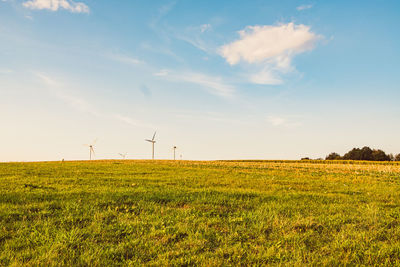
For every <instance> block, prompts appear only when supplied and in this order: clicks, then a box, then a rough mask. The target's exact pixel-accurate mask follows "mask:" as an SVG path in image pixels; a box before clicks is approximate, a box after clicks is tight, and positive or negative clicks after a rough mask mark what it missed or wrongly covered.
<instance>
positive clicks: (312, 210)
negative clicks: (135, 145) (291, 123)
mask: <svg viewBox="0 0 400 267" xmlns="http://www.w3.org/2000/svg"><path fill="white" fill-rule="evenodd" d="M279 263H281V264H286V265H294V264H297V265H303V264H325V265H332V264H351V265H354V264H381V265H400V165H399V164H396V163H378V162H348V161H345V162H339V161H332V162H325V161H316V162H314V161H309V162H308V161H298V162H292V161H214V162H195V161H193V162H192V161H183V162H182V161H176V162H174V161H92V162H43V163H1V164H0V265H15V266H21V265H37V264H41V265H100V266H109V265H128V264H132V265H138V264H146V265H168V264H169V265H191V264H199V265H237V264H279Z"/></svg>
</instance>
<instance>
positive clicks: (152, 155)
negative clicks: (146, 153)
mask: <svg viewBox="0 0 400 267" xmlns="http://www.w3.org/2000/svg"><path fill="white" fill-rule="evenodd" d="M156 133H157V131H156V132H154V135H153V138H152V139H151V140H150V139H145V141H147V142H150V143H151V145H152V154H151V158H152V159H154V144H155V143H156V140H154V138H155V137H156Z"/></svg>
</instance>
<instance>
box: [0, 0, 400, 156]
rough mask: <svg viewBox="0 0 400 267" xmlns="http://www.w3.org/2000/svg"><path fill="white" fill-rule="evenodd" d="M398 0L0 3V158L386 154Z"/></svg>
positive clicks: (395, 108)
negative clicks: (352, 151)
mask: <svg viewBox="0 0 400 267" xmlns="http://www.w3.org/2000/svg"><path fill="white" fill-rule="evenodd" d="M399 12H400V1H395V0H393V1H385V0H376V1H372V0H363V1H358V0H355V1H344V0H343V1H341V0H338V1H322V0H321V1H317V0H310V1H308V0H299V1H297V0H281V1H268V0H263V1H261V0H252V1H238V0H230V1H223V0H221V1H208V0H204V1H194V0H175V1H170V0H163V1H161V0H160V1H157V0H153V1H136V0H135V1H134V0H132V1H122V0H113V1H110V0H108V1H107V0H74V1H72V0H0V123H1V128H0V161H42V160H61V159H65V160H81V159H88V158H89V148H88V147H87V146H85V145H84V144H91V143H92V142H94V140H97V141H96V143H95V152H96V159H113V158H120V156H119V153H128V154H127V158H130V159H148V158H151V143H149V142H146V141H145V139H149V138H151V137H152V136H153V133H154V132H155V131H157V134H156V144H155V156H156V158H157V159H171V158H172V156H173V149H172V147H173V146H177V151H176V154H177V158H182V159H186V160H213V159H300V158H302V157H310V158H320V157H321V158H324V157H325V156H326V155H327V154H329V153H330V152H337V153H340V154H344V153H345V152H347V151H348V150H350V149H351V148H353V147H363V146H370V147H372V148H379V149H383V150H384V151H386V152H387V153H393V154H397V153H400V141H399V137H398V136H399V133H400V105H399V99H400V75H399V70H400V64H399V62H400V52H399V49H400V34H399V27H400V16H399V14H400V13H399Z"/></svg>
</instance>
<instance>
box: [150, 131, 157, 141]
mask: <svg viewBox="0 0 400 267" xmlns="http://www.w3.org/2000/svg"><path fill="white" fill-rule="evenodd" d="M156 133H157V131H155V132H154V135H153V139H151V140H152V141H154V138H155V137H156Z"/></svg>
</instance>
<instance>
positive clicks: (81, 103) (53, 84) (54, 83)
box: [33, 72, 154, 128]
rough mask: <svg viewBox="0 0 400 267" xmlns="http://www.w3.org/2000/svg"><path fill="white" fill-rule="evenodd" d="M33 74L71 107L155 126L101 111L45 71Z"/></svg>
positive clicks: (102, 116)
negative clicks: (69, 90) (68, 91)
mask: <svg viewBox="0 0 400 267" xmlns="http://www.w3.org/2000/svg"><path fill="white" fill-rule="evenodd" d="M33 74H34V75H35V77H37V78H38V79H39V80H40V81H41V82H42V83H43V84H44V85H45V86H46V88H47V89H48V90H49V91H50V92H51V93H52V94H54V95H55V96H56V97H57V98H59V99H61V100H62V101H64V102H65V103H66V104H67V105H68V106H70V107H71V108H73V109H75V110H77V111H80V112H84V113H87V114H90V115H92V116H95V117H99V118H103V119H113V120H117V121H120V122H123V123H125V124H128V125H130V126H135V127H144V128H154V126H153V125H151V124H149V123H144V122H142V121H140V120H136V119H134V118H131V117H129V116H125V115H121V114H118V113H116V114H115V113H105V112H104V111H99V109H98V108H96V107H95V106H94V105H93V104H91V103H90V102H88V101H86V100H85V99H84V98H82V97H79V96H75V95H73V94H71V93H67V91H66V90H65V88H66V87H68V85H67V84H65V83H63V82H60V81H59V80H57V79H54V78H53V77H51V76H50V75H48V74H46V73H43V72H33Z"/></svg>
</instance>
